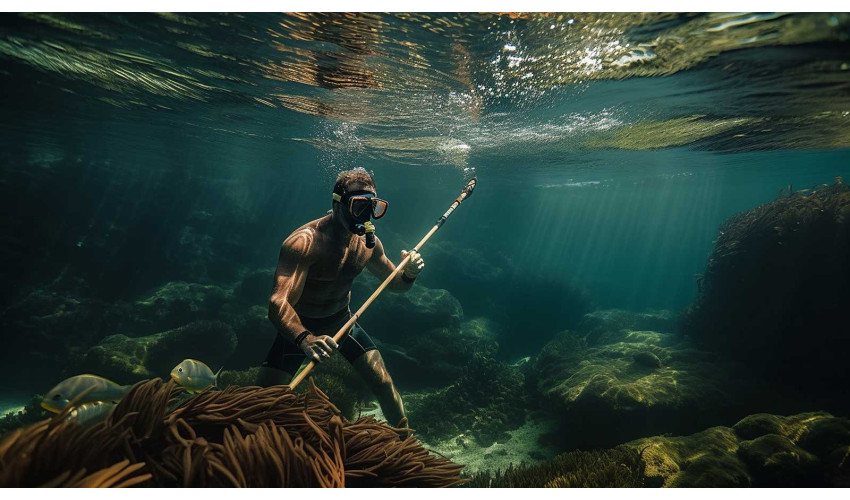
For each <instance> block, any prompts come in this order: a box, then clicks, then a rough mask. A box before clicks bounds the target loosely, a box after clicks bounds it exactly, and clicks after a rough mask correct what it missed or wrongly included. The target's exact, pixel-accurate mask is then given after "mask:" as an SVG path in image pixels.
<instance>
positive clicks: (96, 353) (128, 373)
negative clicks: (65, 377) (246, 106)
mask: <svg viewBox="0 0 850 500" xmlns="http://www.w3.org/2000/svg"><path fill="white" fill-rule="evenodd" d="M235 348H236V334H235V333H234V332H233V329H232V328H231V327H230V326H229V325H227V324H225V323H222V322H220V321H196V322H194V323H190V324H188V325H186V326H182V327H180V328H175V329H173V330H168V331H164V332H160V333H155V334H153V335H147V336H144V337H128V336H126V335H122V334H117V335H110V336H109V337H106V338H104V339H103V340H102V341H100V343H98V344H97V345H95V346H94V347H92V348H90V349H89V350H88V351H87V352H86V353H85V354H84V355H83V356H82V358H81V359H80V360H79V362H77V363H74V364H72V365H71V367H70V370H69V374H71V375H73V374H76V373H83V372H89V373H94V374H97V375H100V376H103V377H106V378H108V379H111V380H114V381H115V382H118V383H120V384H132V383H135V382H138V381H139V380H141V379H143V378H150V377H163V378H168V374H169V373H170V372H171V369H172V368H174V367H175V366H176V365H177V364H178V363H180V361H182V360H183V359H186V358H193V359H197V360H199V361H203V362H204V363H206V364H207V365H209V366H210V368H211V369H213V370H217V369H218V367H219V366H220V365H221V364H222V363H223V362H224V360H226V359H227V357H228V356H230V354H232V353H233V351H234V349H235Z"/></svg>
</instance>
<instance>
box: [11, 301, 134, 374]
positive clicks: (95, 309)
mask: <svg viewBox="0 0 850 500" xmlns="http://www.w3.org/2000/svg"><path fill="white" fill-rule="evenodd" d="M75 287H76V285H75V286H72V287H70V288H65V287H62V288H61V289H55V288H45V289H36V290H33V291H32V292H31V293H29V294H27V295H26V297H25V298H23V299H22V300H20V301H18V302H16V303H15V304H12V305H11V306H9V307H8V308H7V309H5V310H3V312H2V314H0V330H2V331H3V350H4V351H5V352H7V353H14V355H13V356H7V357H6V359H4V361H3V363H2V364H0V376H2V377H3V379H4V380H13V379H14V378H15V377H18V376H19V375H20V374H21V373H26V374H27V376H26V379H27V382H28V383H29V384H30V385H29V386H30V387H33V388H34V390H37V389H38V388H40V387H43V388H44V389H46V388H48V387H51V386H52V385H53V384H55V383H56V381H57V379H59V377H60V376H61V372H62V369H63V368H64V367H65V365H66V363H67V359H68V358H69V356H74V355H75V354H76V353H77V352H79V350H80V349H81V348H84V347H88V346H91V345H93V344H95V343H97V342H98V341H99V340H100V339H101V338H103V337H104V336H105V335H108V334H110V333H114V332H115V331H120V328H121V327H122V325H123V324H124V323H125V322H126V317H127V316H128V315H129V311H130V307H129V305H128V304H126V303H123V302H120V301H115V302H113V303H109V302H106V301H104V300H100V299H92V298H86V297H81V296H79V295H78V293H84V292H85V290H84V286H83V285H81V284H80V285H79V287H81V288H80V290H77V289H76V288H75ZM33 366H38V369H37V370H34V369H33ZM42 390H43V389H42Z"/></svg>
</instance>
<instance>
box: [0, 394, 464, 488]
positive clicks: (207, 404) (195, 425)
mask: <svg viewBox="0 0 850 500" xmlns="http://www.w3.org/2000/svg"><path fill="white" fill-rule="evenodd" d="M179 392H180V390H179V388H178V386H176V385H175V384H174V383H173V382H168V383H163V382H162V380H160V379H153V380H149V381H144V382H140V383H138V384H136V385H135V386H134V387H133V388H132V389H131V390H130V391H129V393H128V394H127V395H126V396H125V397H124V399H123V400H122V401H121V402H120V403H119V404H118V405H117V406H116V407H115V409H114V410H112V413H111V415H110V416H109V417H108V418H107V419H106V421H105V422H101V423H97V424H94V425H91V426H82V425H79V424H78V423H77V422H75V421H72V420H69V419H66V417H67V416H68V413H69V409H66V410H65V411H63V412H62V413H60V414H58V415H57V416H55V417H54V418H52V419H49V420H43V421H41V422H38V423H36V424H32V425H30V426H27V427H24V428H22V429H18V430H16V431H14V432H13V433H11V434H10V435H8V436H7V437H6V438H5V439H4V440H3V441H2V442H0V486H2V487H14V486H18V487H21V486H23V487H28V486H113V487H122V486H133V485H138V484H141V485H145V486H160V487H176V486H184V487H203V486H212V487H222V486H255V487H281V486H304V487H318V486H322V487H343V486H355V487H357V486H360V487H377V486H423V487H439V486H455V485H459V484H463V483H464V482H466V481H467V480H465V479H463V478H461V477H460V470H461V469H462V467H463V466H461V465H457V464H454V463H452V462H451V461H449V460H447V459H444V458H438V457H436V456H434V455H431V454H429V452H428V451H427V450H425V449H424V448H423V447H422V446H421V445H420V444H419V442H418V441H417V440H416V439H415V438H414V437H412V436H409V435H408V429H396V428H392V427H389V426H387V425H385V424H382V423H379V422H377V421H376V420H375V419H373V418H371V417H366V418H362V419H358V420H357V421H355V422H351V421H349V420H347V419H345V418H344V417H342V416H341V415H340V412H339V410H338V409H337V408H336V407H335V406H334V405H333V404H332V403H331V402H330V401H329V400H328V398H327V396H326V395H325V394H324V393H322V392H321V391H320V390H319V389H318V388H317V387H316V386H315V384H313V383H312V382H311V384H310V388H309V389H308V390H307V392H305V393H302V394H295V393H292V392H290V391H289V390H288V388H287V387H286V386H277V387H270V388H265V389H263V388H259V387H228V388H227V389H225V390H223V391H208V392H205V393H203V394H200V395H198V396H195V397H192V398H189V399H187V400H185V401H184V402H183V403H181V404H179V405H178V406H176V407H174V408H172V406H173V402H174V399H175V397H176V396H177V394H178V393H179Z"/></svg>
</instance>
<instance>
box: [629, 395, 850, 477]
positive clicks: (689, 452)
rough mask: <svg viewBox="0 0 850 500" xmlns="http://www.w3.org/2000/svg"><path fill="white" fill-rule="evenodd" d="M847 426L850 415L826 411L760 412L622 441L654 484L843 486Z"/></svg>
mask: <svg viewBox="0 0 850 500" xmlns="http://www.w3.org/2000/svg"><path fill="white" fill-rule="evenodd" d="M848 425H850V420H848V419H846V418H837V417H833V416H832V415H830V414H828V413H825V412H814V413H801V414H798V415H791V416H787V417H786V416H780V415H770V414H765V413H761V414H755V415H750V416H748V417H745V418H744V419H742V420H741V421H739V422H738V423H737V424H735V426H734V427H733V428H728V427H713V428H710V429H707V430H705V431H702V432H698V433H696V434H693V435H690V436H679V437H670V436H654V437H649V438H642V439H638V440H635V441H631V442H628V443H626V444H625V445H623V446H626V447H629V448H631V449H633V450H636V451H639V452H640V453H641V456H642V457H643V459H644V461H645V462H646V479H647V481H646V484H647V485H650V486H668V487H705V486H725V487H735V486H746V485H752V486H765V487H783V486H810V487H814V486H841V485H847V484H848V479H850V467H848V465H847V461H848V456H850V455H848V453H850V445H847V444H841V443H842V442H843V441H844V440H845V439H846V438H845V437H844V436H845V432H846V428H847V426H848ZM771 431H775V432H771ZM807 436H808V439H807ZM807 446H808V448H806V447H807Z"/></svg>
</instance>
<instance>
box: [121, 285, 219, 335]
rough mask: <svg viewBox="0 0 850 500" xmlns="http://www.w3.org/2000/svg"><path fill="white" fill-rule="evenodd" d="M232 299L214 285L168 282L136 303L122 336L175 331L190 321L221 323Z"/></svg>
mask: <svg viewBox="0 0 850 500" xmlns="http://www.w3.org/2000/svg"><path fill="white" fill-rule="evenodd" d="M231 299H232V294H231V293H230V291H229V290H227V289H225V288H221V287H218V286H214V285H202V284H199V283H187V282H184V281H171V282H168V283H166V284H164V285H162V286H161V287H159V288H157V289H156V290H155V291H154V292H153V293H152V294H151V295H149V296H148V297H145V298H143V299H141V300H138V301H136V302H135V304H134V305H133V308H132V316H131V318H129V319H130V321H128V323H127V324H126V325H125V328H124V329H123V331H124V333H127V334H130V335H140V334H145V333H149V332H157V331H163V330H168V329H171V328H177V327H179V326H182V325H185V324H187V323H191V322H192V321H201V320H216V319H223V318H224V316H225V314H224V313H225V306H227V305H228V303H229V302H230V301H231Z"/></svg>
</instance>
